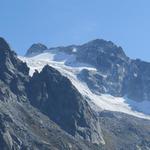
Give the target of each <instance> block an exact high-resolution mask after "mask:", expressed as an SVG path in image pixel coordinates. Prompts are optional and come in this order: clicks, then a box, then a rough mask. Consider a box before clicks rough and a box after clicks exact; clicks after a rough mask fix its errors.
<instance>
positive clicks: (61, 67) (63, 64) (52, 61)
mask: <svg viewBox="0 0 150 150" xmlns="http://www.w3.org/2000/svg"><path fill="white" fill-rule="evenodd" d="M19 58H20V59H21V60H22V61H25V62H26V63H27V65H28V66H29V67H30V75H31V76H32V74H33V73H34V71H35V69H37V70H39V71H41V70H42V68H43V67H44V66H45V65H46V64H48V65H50V66H52V67H54V68H55V69H57V70H58V71H60V72H61V73H62V74H63V75H64V76H66V77H68V78H69V79H70V81H71V82H72V84H73V85H74V86H75V87H76V88H77V89H78V91H79V92H80V93H81V94H82V95H83V96H84V97H85V98H86V99H87V101H88V102H89V104H90V105H91V107H92V108H93V109H94V110H95V111H100V110H110V111H117V112H123V113H126V114H130V115H133V116H136V117H139V118H145V119H150V115H146V114H150V109H149V108H150V102H148V101H143V102H139V103H138V102H136V101H132V100H129V99H127V98H123V97H114V96H111V95H106V94H102V95H97V94H94V93H92V92H91V90H90V89H89V88H88V86H87V85H86V83H84V82H81V81H80V80H79V79H78V78H77V74H78V73H79V72H80V71H81V70H82V69H88V70H92V71H96V68H94V67H92V66H90V65H88V64H84V63H78V62H77V61H76V57H75V55H69V54H66V53H64V52H58V51H56V50H55V51H50V52H45V53H42V54H39V55H37V56H34V57H30V58H27V57H21V56H20V57H19Z"/></svg>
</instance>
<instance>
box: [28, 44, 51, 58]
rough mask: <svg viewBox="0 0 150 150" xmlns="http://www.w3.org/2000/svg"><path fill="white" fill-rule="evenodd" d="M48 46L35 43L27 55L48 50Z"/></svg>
mask: <svg viewBox="0 0 150 150" xmlns="http://www.w3.org/2000/svg"><path fill="white" fill-rule="evenodd" d="M47 49H48V48H47V46H45V45H44V44H42V43H35V44H33V45H31V47H30V48H29V49H28V51H27V53H26V56H32V55H34V54H37V53H42V52H43V51H44V50H47Z"/></svg>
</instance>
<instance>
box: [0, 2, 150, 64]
mask: <svg viewBox="0 0 150 150" xmlns="http://www.w3.org/2000/svg"><path fill="white" fill-rule="evenodd" d="M149 8H150V0H124V1H123V0H0V36H2V37H4V38H6V40H7V41H8V42H9V43H10V45H11V47H12V48H13V49H14V50H15V51H16V52H17V53H18V54H21V55H23V54H24V53H25V52H26V50H27V49H28V48H29V46H30V45H31V44H33V43H37V42H42V43H44V44H46V45H47V46H48V47H53V46H60V45H69V44H81V43H85V42H87V41H90V40H93V39H96V38H102V39H105V40H111V41H113V42H114V43H116V44H117V45H119V46H122V47H123V49H124V51H125V52H126V54H127V55H128V56H130V57H131V58H141V59H143V60H146V61H150V9H149Z"/></svg>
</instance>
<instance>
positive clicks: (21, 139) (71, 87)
mask: <svg viewBox="0 0 150 150" xmlns="http://www.w3.org/2000/svg"><path fill="white" fill-rule="evenodd" d="M40 45H41V44H40ZM36 46H37V47H36ZM36 46H35V47H34V46H31V49H30V50H29V51H28V52H27V54H26V56H25V57H21V56H17V55H16V54H15V53H14V52H13V51H12V50H11V49H10V47H9V45H8V44H7V42H6V41H5V40H4V39H3V38H0V148H1V149H2V150H110V149H111V150H126V149H128V150H134V149H135V150H138V149H141V150H149V149H150V115H149V100H148V97H147V98H146V97H144V98H143V99H137V98H136V97H137V96H136V94H135V93H132V91H130V90H132V87H131V89H130V90H129V89H128V90H124V89H126V87H127V88H128V86H130V85H129V81H133V80H132V78H130V77H129V75H130V74H131V73H133V72H134V70H133V67H131V63H133V64H134V67H135V68H136V69H138V72H137V75H135V74H134V76H139V75H142V80H137V81H138V82H140V83H138V82H137V81H136V82H131V83H130V84H131V85H133V87H134V86H135V87H136V86H137V85H138V86H139V85H143V87H144V86H145V87H147V88H148V85H149V83H148V79H147V77H148V71H147V69H148V68H147V67H148V66H149V63H146V62H142V61H140V60H132V59H130V58H128V57H127V56H126V55H125V53H124V52H123V50H122V48H120V47H117V46H116V45H114V44H113V43H112V42H108V41H104V40H94V41H91V42H88V43H86V44H83V45H79V46H76V45H71V46H67V47H57V48H47V47H46V46H44V47H46V48H42V49H40V48H39V47H41V46H39V44H38V45H36ZM102 54H103V55H102ZM101 55H102V56H103V57H102V56H101ZM104 56H105V58H104ZM101 57H102V58H103V59H102V58H101ZM99 58H101V60H99ZM101 61H102V62H103V63H100V62H101ZM105 61H106V62H105ZM110 64H111V65H110ZM116 66H118V68H116ZM122 67H124V69H126V70H125V71H122ZM124 69H123V70H124ZM129 70H130V71H129ZM132 71H133V72H132ZM140 71H142V72H140ZM113 72H114V74H113ZM125 72H126V73H125ZM120 76H121V77H120ZM116 78H119V79H116ZM129 79H130V80H129ZM144 81H145V82H147V83H145V82H144ZM111 82H112V83H111ZM115 84H116V85H115ZM136 84H137V85H136ZM145 84H147V85H145ZM138 86H137V87H138ZM103 88H104V90H103ZM114 88H115V89H114ZM122 88H123V90H119V89H122ZM138 90H139V88H136V89H133V92H134V91H136V92H138ZM106 91H107V92H106ZM129 92H131V93H132V94H133V97H132V96H131V95H130V94H129ZM142 92H145V93H146V94H147V95H148V93H147V91H146V90H144V89H142V90H141V93H142ZM146 94H145V95H146ZM141 97H143V96H142V95H141Z"/></svg>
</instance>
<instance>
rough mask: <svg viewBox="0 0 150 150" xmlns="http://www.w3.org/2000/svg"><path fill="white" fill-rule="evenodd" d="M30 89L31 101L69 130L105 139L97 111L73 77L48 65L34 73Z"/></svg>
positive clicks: (92, 137)
mask: <svg viewBox="0 0 150 150" xmlns="http://www.w3.org/2000/svg"><path fill="white" fill-rule="evenodd" d="M29 92H30V93H32V94H30V98H29V99H30V101H31V104H32V105H33V106H35V107H37V108H39V109H40V110H41V111H42V112H43V113H44V114H46V115H47V116H49V118H50V119H51V120H53V121H54V122H56V123H57V124H58V125H60V127H61V128H62V129H64V130H65V131H67V132H68V133H69V134H71V135H73V136H75V137H78V138H81V139H86V140H88V141H91V142H93V143H98V144H99V143H101V142H102V140H103V139H102V136H101V129H100V126H99V121H98V118H97V117H96V114H94V112H93V111H92V110H91V108H90V107H89V105H88V104H87V102H86V101H85V100H84V98H83V97H82V96H81V94H80V93H79V92H78V91H77V90H76V88H75V87H74V86H73V85H72V83H71V82H70V80H69V79H67V78H66V77H64V76H62V75H61V74H60V73H59V72H58V71H57V70H55V69H54V68H52V67H50V66H48V65H47V66H45V67H44V68H43V70H42V71H41V73H38V72H36V73H34V75H33V77H32V79H31V82H30V87H29ZM95 131H96V132H95Z"/></svg>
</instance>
